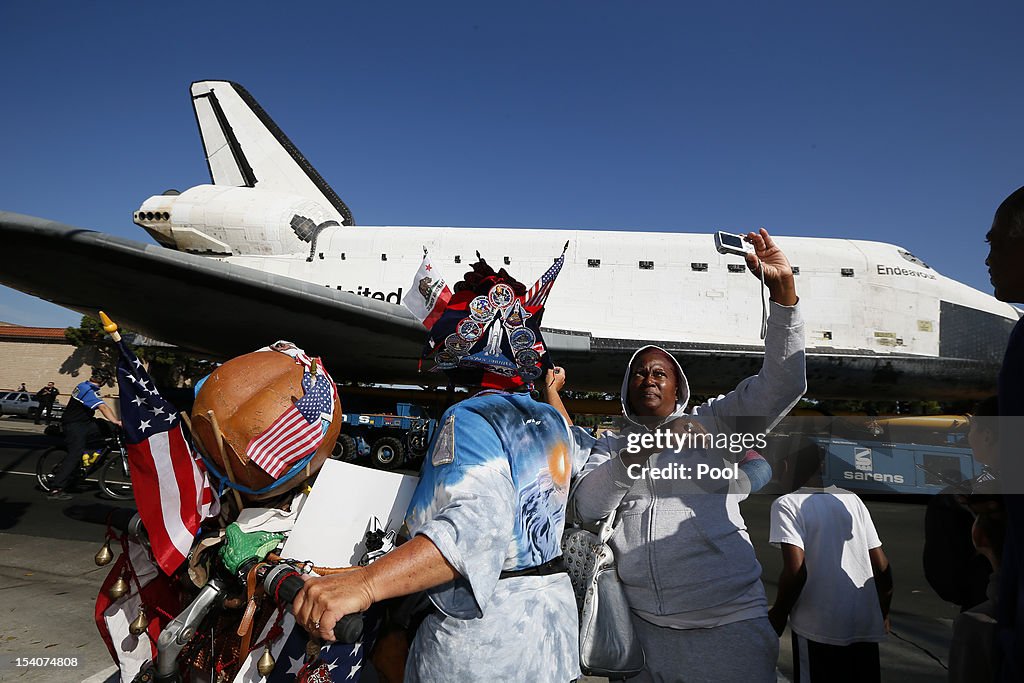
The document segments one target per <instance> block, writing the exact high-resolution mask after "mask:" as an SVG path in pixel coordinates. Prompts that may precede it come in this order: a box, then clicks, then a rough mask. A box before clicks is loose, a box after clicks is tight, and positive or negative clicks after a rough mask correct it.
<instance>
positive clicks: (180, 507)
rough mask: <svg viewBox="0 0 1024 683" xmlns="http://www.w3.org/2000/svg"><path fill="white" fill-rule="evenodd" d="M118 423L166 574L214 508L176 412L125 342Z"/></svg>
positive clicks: (120, 368) (134, 484) (143, 515)
mask: <svg viewBox="0 0 1024 683" xmlns="http://www.w3.org/2000/svg"><path fill="white" fill-rule="evenodd" d="M117 346H118V349H119V350H120V357H119V358H118V361H117V385H118V389H119V391H120V397H119V402H120V407H121V423H122V426H123V427H124V432H125V441H126V442H127V445H128V467H129V470H130V472H131V478H132V488H133V491H134V494H135V504H136V505H138V507H139V516H140V517H141V518H142V524H143V526H145V528H146V533H147V535H148V536H149V540H150V544H151V546H152V548H153V556H154V558H155V559H156V561H157V564H159V565H160V569H162V570H163V571H164V573H166V574H172V573H174V571H175V570H176V569H177V568H178V567H179V566H181V563H182V562H184V561H185V557H186V556H187V555H188V552H189V550H191V548H192V540H193V538H194V537H195V535H196V531H198V530H199V524H200V522H202V521H203V519H205V518H206V517H210V516H212V515H214V514H217V510H218V507H217V505H216V498H215V496H214V494H213V489H211V488H210V480H209V478H208V477H207V474H206V468H204V467H203V465H202V463H201V462H199V461H198V460H197V459H196V457H195V456H194V455H193V453H192V449H191V447H190V446H189V443H188V441H187V440H186V439H185V435H184V434H182V431H181V421H180V418H179V417H178V411H177V409H176V408H175V407H174V406H173V405H171V404H170V403H169V402H168V401H167V400H166V399H165V398H164V397H163V396H161V395H160V392H159V391H158V390H157V388H156V385H155V384H154V383H153V379H152V378H151V377H150V376H149V373H147V372H146V369H145V368H144V367H142V361H140V360H139V359H138V358H136V357H135V354H134V353H133V352H132V350H131V349H130V348H129V347H128V345H127V344H125V342H124V340H121V341H119V342H118V343H117Z"/></svg>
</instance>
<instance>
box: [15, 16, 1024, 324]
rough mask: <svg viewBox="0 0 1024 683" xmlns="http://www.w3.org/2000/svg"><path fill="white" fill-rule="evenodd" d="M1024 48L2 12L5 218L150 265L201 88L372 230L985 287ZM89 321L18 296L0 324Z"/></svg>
mask: <svg viewBox="0 0 1024 683" xmlns="http://www.w3.org/2000/svg"><path fill="white" fill-rule="evenodd" d="M293 4H297V5H298V8H293V7H292V6H291V5H293ZM712 5H714V6H712ZM1022 25H1024V6H1022V5H1020V4H1019V3H1016V4H1011V3H999V4H995V3H989V4H985V5H984V6H980V7H976V6H970V5H969V4H968V3H949V2H938V3H936V2H897V3H883V2H858V3H820V2H815V3H811V2H775V3H766V2H750V3H741V2H730V3H707V2H703V3H685V2H678V1H677V2H643V3H627V2H615V3H612V2H603V1H589V2H516V3H510V2H503V3H494V2H462V3H454V2H447V3H446V2H430V3H427V2H389V3H339V2H333V3H292V4H289V5H288V6H287V8H286V5H285V3H281V2H275V3H270V2H245V3H227V2H203V3H198V2H175V3H127V2H125V3H101V2H81V3H79V2H74V3H73V2H45V1H43V2H27V1H22V2H6V3H3V4H2V6H0V56H2V58H3V64H4V69H3V73H2V75H0V83H2V93H3V95H2V100H0V102H2V107H0V209H5V210H10V211H18V212H22V213H28V214H33V215H37V216H42V217H46V218H52V219H56V220H60V221H64V222H67V223H71V224H74V225H80V226H84V227H88V228H93V229H98V230H101V231H103V232H108V233H112V234H115V235H121V236H125V237H130V238H133V239H137V240H140V241H149V238H148V236H147V235H146V234H145V233H144V232H143V231H142V229H141V228H138V227H136V226H135V225H133V224H132V221H131V214H132V211H133V210H134V209H136V208H137V207H138V206H139V204H141V203H142V201H143V200H144V199H145V198H146V197H148V196H150V195H153V194H158V193H160V192H162V191H164V190H166V189H168V188H177V189H181V190H184V189H186V188H188V187H191V186H193V185H196V184H200V183H204V182H209V178H208V176H207V171H206V165H205V163H204V162H203V158H202V147H201V144H200V142H199V136H198V133H197V131H196V127H195V120H194V117H193V114H192V110H191V104H190V102H189V97H188V87H189V84H190V83H191V82H192V81H194V80H202V79H208V78H218V79H229V80H234V81H237V82H239V83H241V84H242V85H244V86H245V87H246V88H247V89H248V90H249V91H250V92H251V93H252V94H253V95H254V96H255V97H256V98H257V99H258V100H259V101H260V103H261V104H262V105H263V106H264V108H265V109H266V110H267V112H268V113H269V114H270V115H271V116H272V117H273V118H274V119H275V120H276V121H277V123H278V124H279V125H280V126H281V128H282V129H283V130H284V131H285V132H286V133H287V134H288V135H289V137H291V139H292V140H293V141H294V142H295V143H296V145H297V146H298V147H299V149H301V150H302V151H303V152H304V153H305V155H306V157H307V158H308V159H309V160H310V161H311V162H312V163H313V165H314V166H316V167H317V169H318V170H319V171H320V172H321V174H322V175H323V176H324V177H325V178H326V179H327V181H328V182H329V183H330V184H331V185H332V186H333V187H334V189H335V190H336V191H337V192H338V194H339V195H340V196H341V197H342V199H344V201H345V202H346V203H347V204H348V205H349V207H351V209H352V211H353V213H354V214H355V217H356V221H357V223H360V224H363V225H380V224H385V225H388V224H390V225H460V226H461V225H465V226H474V225H480V226H525V227H566V228H594V229H628V230H633V229H636V230H655V231H680V232H711V231H713V230H715V229H717V228H726V229H735V230H741V229H742V230H746V229H748V228H754V227H756V226H760V225H764V226H766V227H768V228H769V230H772V231H773V232H775V233H777V234H781V235H805V236H821V237H848V238H858V239H869V240H881V241H887V242H893V243H896V244H900V245H902V246H904V247H906V248H908V249H910V250H911V251H913V252H914V253H916V254H917V255H918V256H920V257H921V258H923V259H925V260H926V261H928V262H929V264H930V265H932V266H933V267H934V268H936V269H937V270H938V271H940V272H942V273H944V274H946V275H948V276H950V277H953V278H956V279H958V280H961V281H963V282H966V283H967V284H970V285H972V286H974V287H976V288H978V289H981V290H983V291H990V289H989V284H988V276H987V273H986V271H985V267H984V264H983V261H984V257H985V253H986V249H985V245H984V243H983V239H982V238H983V235H984V233H985V231H986V229H987V227H988V224H989V223H990V221H991V216H992V212H993V210H994V209H995V207H996V205H997V204H998V203H999V201H1001V200H1002V198H1003V197H1004V196H1005V195H1006V194H1008V193H1009V192H1010V191H1012V190H1013V189H1015V188H1017V187H1018V186H1020V185H1022V184H1024V135H1022V134H1021V128H1022V124H1024V88H1022V87H1021V86H1020V83H1021V79H1022V73H1021V67H1022V66H1024V60H1022V52H1021V32H1020V26H1022ZM2 254H3V245H2V244H0V268H2V267H3V265H2V264H3V256H2ZM77 318H78V316H77V315H76V314H72V313H70V312H67V311H64V310H63V309H60V308H57V307H55V306H52V305H49V304H45V303H43V302H40V301H38V300H35V299H32V298H31V297H28V296H25V295H21V294H19V293H16V292H14V291H12V290H9V289H4V288H0V320H7V321H10V322H16V323H22V324H30V325H65V324H70V323H74V322H75V321H77Z"/></svg>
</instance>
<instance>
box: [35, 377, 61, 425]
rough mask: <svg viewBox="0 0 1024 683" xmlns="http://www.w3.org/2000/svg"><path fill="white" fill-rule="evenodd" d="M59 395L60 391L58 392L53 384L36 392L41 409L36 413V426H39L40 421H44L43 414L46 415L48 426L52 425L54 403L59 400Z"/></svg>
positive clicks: (50, 383) (48, 384)
mask: <svg viewBox="0 0 1024 683" xmlns="http://www.w3.org/2000/svg"><path fill="white" fill-rule="evenodd" d="M59 394H60V391H58V390H57V387H56V386H54V384H53V382H49V383H47V385H46V386H45V387H43V388H42V389H40V390H39V391H37V392H36V401H38V402H39V409H38V411H37V412H36V420H35V423H36V424H39V421H40V420H41V419H43V413H46V424H50V417H51V415H50V414H51V413H52V412H53V402H54V401H56V400H57V396H58V395H59Z"/></svg>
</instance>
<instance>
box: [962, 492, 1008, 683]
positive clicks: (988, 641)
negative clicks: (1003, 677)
mask: <svg viewBox="0 0 1024 683" xmlns="http://www.w3.org/2000/svg"><path fill="white" fill-rule="evenodd" d="M968 505H969V507H970V509H971V510H973V511H974V512H976V513H977V517H976V518H975V520H974V525H973V528H972V529H971V535H972V537H973V540H974V545H975V547H976V548H977V549H978V554H979V555H981V556H982V557H984V558H985V560H986V561H987V562H989V563H990V564H991V565H992V574H991V576H990V578H989V582H988V586H987V599H986V600H985V601H984V602H981V603H979V604H978V605H975V606H974V607H972V608H971V609H969V610H966V611H964V612H963V613H962V614H959V615H958V616H957V618H956V619H954V620H953V640H952V642H951V643H950V645H949V681H950V683H990V682H992V681H995V680H996V670H997V667H998V664H999V658H998V657H997V656H996V609H997V605H998V602H999V600H998V593H999V564H1000V557H1001V556H1002V554H1003V540H1004V537H1005V535H1006V512H1005V510H1004V509H1003V502H1002V500H1001V498H1000V497H999V496H991V495H973V496H969V498H968Z"/></svg>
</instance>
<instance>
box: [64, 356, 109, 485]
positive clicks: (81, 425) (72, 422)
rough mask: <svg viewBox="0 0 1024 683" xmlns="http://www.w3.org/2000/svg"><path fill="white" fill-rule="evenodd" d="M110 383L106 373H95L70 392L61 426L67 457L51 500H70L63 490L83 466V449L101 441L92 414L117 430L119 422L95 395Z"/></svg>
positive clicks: (100, 433)
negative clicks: (79, 465)
mask: <svg viewBox="0 0 1024 683" xmlns="http://www.w3.org/2000/svg"><path fill="white" fill-rule="evenodd" d="M109 381H110V373H109V372H107V371H106V370H94V371H93V373H92V375H91V376H90V377H89V379H88V380H86V381H85V382H82V383H81V384H79V385H78V386H77V387H75V389H74V391H72V392H71V399H70V400H69V401H68V405H67V407H66V408H65V409H64V417H63V418H62V419H61V423H62V425H63V427H64V442H65V444H67V449H68V452H67V455H65V456H64V459H63V460H61V463H60V467H59V468H58V469H57V473H56V474H55V475H54V478H53V486H52V488H51V489H50V494H49V498H50V500H71V496H70V495H69V494H68V493H67V492H66V489H67V488H68V487H69V486H70V485H71V483H72V480H73V479H74V477H75V474H76V473H77V472H78V464H79V463H80V462H82V455H83V454H84V453H85V452H86V450H87V449H86V446H87V444H88V443H89V442H91V441H97V440H99V439H102V438H103V433H102V432H101V431H100V428H99V425H98V424H96V418H95V417H94V414H95V412H96V411H97V410H98V411H100V414H101V415H102V416H103V417H104V418H106V419H107V421H108V422H111V423H113V424H115V425H117V426H118V427H120V426H121V421H120V420H118V419H117V416H116V415H114V411H113V410H111V409H110V406H108V405H107V404H106V403H104V402H103V399H101V398H100V396H99V394H98V393H97V391H98V390H99V388H100V387H101V386H103V385H104V384H106V383H107V382H109Z"/></svg>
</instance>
